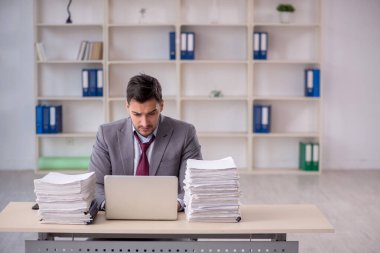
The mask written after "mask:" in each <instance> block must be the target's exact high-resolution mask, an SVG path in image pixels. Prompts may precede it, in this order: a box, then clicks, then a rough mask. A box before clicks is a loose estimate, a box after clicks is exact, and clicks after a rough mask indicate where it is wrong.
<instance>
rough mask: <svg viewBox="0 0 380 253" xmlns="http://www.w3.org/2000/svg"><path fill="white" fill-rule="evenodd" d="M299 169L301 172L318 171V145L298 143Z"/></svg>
mask: <svg viewBox="0 0 380 253" xmlns="http://www.w3.org/2000/svg"><path fill="white" fill-rule="evenodd" d="M299 167H300V169H301V170H306V171H318V169H319V144H318V143H307V142H300V144H299Z"/></svg>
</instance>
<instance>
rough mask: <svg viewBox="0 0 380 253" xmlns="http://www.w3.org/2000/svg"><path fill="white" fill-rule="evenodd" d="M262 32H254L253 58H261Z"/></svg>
mask: <svg viewBox="0 0 380 253" xmlns="http://www.w3.org/2000/svg"><path fill="white" fill-rule="evenodd" d="M259 52H260V33H258V32H254V33H253V59H254V60H258V59H260V54H259Z"/></svg>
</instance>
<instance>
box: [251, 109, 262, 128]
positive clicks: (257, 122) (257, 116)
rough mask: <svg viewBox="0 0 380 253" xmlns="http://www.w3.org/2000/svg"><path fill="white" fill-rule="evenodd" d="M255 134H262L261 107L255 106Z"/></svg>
mask: <svg viewBox="0 0 380 253" xmlns="http://www.w3.org/2000/svg"><path fill="white" fill-rule="evenodd" d="M253 132H254V133H260V132H261V105H254V106H253Z"/></svg>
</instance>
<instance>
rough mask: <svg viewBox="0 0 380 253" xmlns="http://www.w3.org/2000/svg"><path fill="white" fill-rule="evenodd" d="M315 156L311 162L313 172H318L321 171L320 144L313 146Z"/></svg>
mask: <svg viewBox="0 0 380 253" xmlns="http://www.w3.org/2000/svg"><path fill="white" fill-rule="evenodd" d="M312 152H313V156H312V160H311V170H318V169H319V144H318V143H314V144H313V151H312Z"/></svg>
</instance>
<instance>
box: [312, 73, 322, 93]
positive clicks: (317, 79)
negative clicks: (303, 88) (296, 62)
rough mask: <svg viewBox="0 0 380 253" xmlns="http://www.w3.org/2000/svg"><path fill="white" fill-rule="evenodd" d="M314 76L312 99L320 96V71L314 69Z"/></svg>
mask: <svg viewBox="0 0 380 253" xmlns="http://www.w3.org/2000/svg"><path fill="white" fill-rule="evenodd" d="M313 72H314V76H313V83H314V90H313V97H319V96H320V94H319V93H320V75H321V71H320V69H317V68H315V69H314V70H313Z"/></svg>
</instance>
